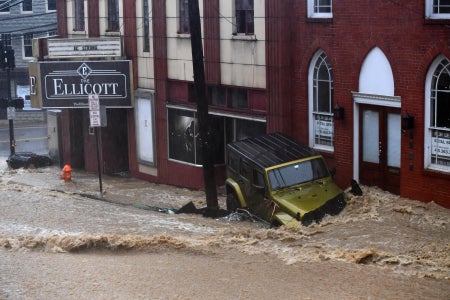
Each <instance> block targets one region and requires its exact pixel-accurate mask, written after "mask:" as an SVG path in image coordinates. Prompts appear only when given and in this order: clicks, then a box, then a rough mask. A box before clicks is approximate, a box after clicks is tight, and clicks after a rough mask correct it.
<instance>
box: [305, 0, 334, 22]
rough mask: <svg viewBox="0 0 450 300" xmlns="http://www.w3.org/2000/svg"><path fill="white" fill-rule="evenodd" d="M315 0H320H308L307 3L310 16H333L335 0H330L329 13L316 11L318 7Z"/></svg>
mask: <svg viewBox="0 0 450 300" xmlns="http://www.w3.org/2000/svg"><path fill="white" fill-rule="evenodd" d="M315 1H318V0H308V1H307V4H306V5H307V11H308V18H318V19H320V18H322V19H330V18H333V0H330V5H331V12H329V13H322V12H315V8H316V4H315Z"/></svg>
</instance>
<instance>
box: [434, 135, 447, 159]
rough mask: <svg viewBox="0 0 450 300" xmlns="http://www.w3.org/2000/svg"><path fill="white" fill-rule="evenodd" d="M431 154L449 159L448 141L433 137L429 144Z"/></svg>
mask: <svg viewBox="0 0 450 300" xmlns="http://www.w3.org/2000/svg"><path fill="white" fill-rule="evenodd" d="M431 154H433V155H438V156H441V157H442V156H444V157H450V139H446V138H441V137H439V138H437V137H433V138H432V142H431Z"/></svg>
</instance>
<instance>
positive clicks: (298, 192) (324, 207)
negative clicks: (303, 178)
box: [273, 181, 345, 225]
mask: <svg viewBox="0 0 450 300" xmlns="http://www.w3.org/2000/svg"><path fill="white" fill-rule="evenodd" d="M273 200H274V202H275V203H276V204H277V206H278V210H277V213H276V214H275V218H277V219H278V221H279V222H280V223H281V224H284V225H291V223H292V222H293V221H294V220H295V221H296V222H295V223H298V221H302V223H303V224H304V225H309V224H310V223H311V222H312V221H316V222H318V221H320V219H322V218H323V216H324V215H325V214H331V215H334V214H337V213H339V212H340V211H341V210H342V209H343V208H344V207H345V198H344V194H343V192H342V190H341V189H340V188H339V187H338V186H337V185H336V184H334V183H333V182H331V181H328V182H326V183H318V182H313V183H308V184H304V185H301V186H294V187H289V188H286V189H283V190H280V191H277V192H275V193H274V194H273ZM305 223H308V224H305Z"/></svg>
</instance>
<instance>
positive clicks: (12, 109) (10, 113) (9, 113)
mask: <svg viewBox="0 0 450 300" xmlns="http://www.w3.org/2000/svg"><path fill="white" fill-rule="evenodd" d="M6 109H7V110H6V115H7V118H8V120H14V119H15V118H16V108H15V107H12V106H8V107H7V108H6Z"/></svg>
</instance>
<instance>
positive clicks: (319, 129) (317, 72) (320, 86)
mask: <svg viewBox="0 0 450 300" xmlns="http://www.w3.org/2000/svg"><path fill="white" fill-rule="evenodd" d="M309 120H310V122H309V136H310V138H309V141H310V146H311V147H314V148H319V149H323V150H327V151H333V150H334V148H333V136H334V125H333V72H332V69H331V65H330V62H329V61H328V58H327V56H326V54H325V53H324V52H323V51H319V52H317V53H316V55H314V57H313V60H312V62H311V66H310V69H309Z"/></svg>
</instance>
